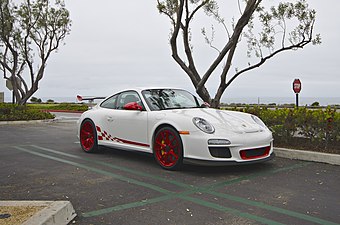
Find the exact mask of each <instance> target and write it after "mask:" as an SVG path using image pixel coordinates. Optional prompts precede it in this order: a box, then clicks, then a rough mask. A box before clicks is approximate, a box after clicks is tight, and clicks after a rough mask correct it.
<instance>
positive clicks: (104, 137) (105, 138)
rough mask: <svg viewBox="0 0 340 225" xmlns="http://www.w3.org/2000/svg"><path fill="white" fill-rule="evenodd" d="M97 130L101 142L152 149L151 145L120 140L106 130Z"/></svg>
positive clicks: (98, 128)
mask: <svg viewBox="0 0 340 225" xmlns="http://www.w3.org/2000/svg"><path fill="white" fill-rule="evenodd" d="M96 129H97V134H98V140H99V141H113V142H117V143H122V144H130V145H137V146H142V147H150V145H149V144H144V143H139V142H134V141H129V140H124V139H120V138H117V137H112V136H111V134H109V133H107V132H106V131H105V130H102V129H101V128H100V127H98V126H96Z"/></svg>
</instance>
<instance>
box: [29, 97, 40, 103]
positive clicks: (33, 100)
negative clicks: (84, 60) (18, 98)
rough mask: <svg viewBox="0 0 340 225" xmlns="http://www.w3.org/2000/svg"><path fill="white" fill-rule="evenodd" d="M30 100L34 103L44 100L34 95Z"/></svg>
mask: <svg viewBox="0 0 340 225" xmlns="http://www.w3.org/2000/svg"><path fill="white" fill-rule="evenodd" d="M30 101H31V102H33V103H41V102H42V100H41V99H40V98H36V97H32V98H31V99H30Z"/></svg>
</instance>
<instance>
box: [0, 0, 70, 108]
mask: <svg viewBox="0 0 340 225" xmlns="http://www.w3.org/2000/svg"><path fill="white" fill-rule="evenodd" d="M70 28H71V19H70V14H69V11H68V10H67V9H66V8H65V4H64V1H63V0H55V1H48V0H17V1H12V0H0V70H1V71H2V72H3V77H4V79H6V80H8V81H10V82H11V84H12V87H13V92H14V96H15V100H16V103H18V104H25V103H26V102H27V100H28V99H29V98H30V97H31V96H32V95H33V94H34V93H35V92H36V91H37V90H38V88H39V81H41V79H42V78H43V76H44V73H45V69H46V65H47V60H48V59H49V57H50V56H51V53H52V52H55V51H56V50H57V49H58V48H59V46H60V45H61V44H62V43H63V41H64V39H65V37H66V35H68V34H69V32H70Z"/></svg>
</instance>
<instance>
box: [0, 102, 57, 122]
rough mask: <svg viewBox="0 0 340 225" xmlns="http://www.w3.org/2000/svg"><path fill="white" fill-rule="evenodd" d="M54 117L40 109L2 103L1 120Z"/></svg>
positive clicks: (0, 105) (0, 109)
mask: <svg viewBox="0 0 340 225" xmlns="http://www.w3.org/2000/svg"><path fill="white" fill-rule="evenodd" d="M53 118H54V115H52V114H50V113H49V112H46V111H45V112H44V111H41V110H39V109H30V108H28V107H27V106H19V105H13V104H7V103H0V121H16V120H43V119H53Z"/></svg>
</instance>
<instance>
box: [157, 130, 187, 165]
mask: <svg viewBox="0 0 340 225" xmlns="http://www.w3.org/2000/svg"><path fill="white" fill-rule="evenodd" d="M153 154H154V157H155V159H156V161H157V163H158V164H159V165H160V166H161V167H163V168H164V169H167V170H178V169H179V168H180V167H181V166H182V165H183V145H182V140H181V137H180V136H179V134H178V132H177V131H176V130H175V129H173V128H172V127H163V128H161V129H160V130H158V131H157V133H156V135H155V138H154V144H153Z"/></svg>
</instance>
